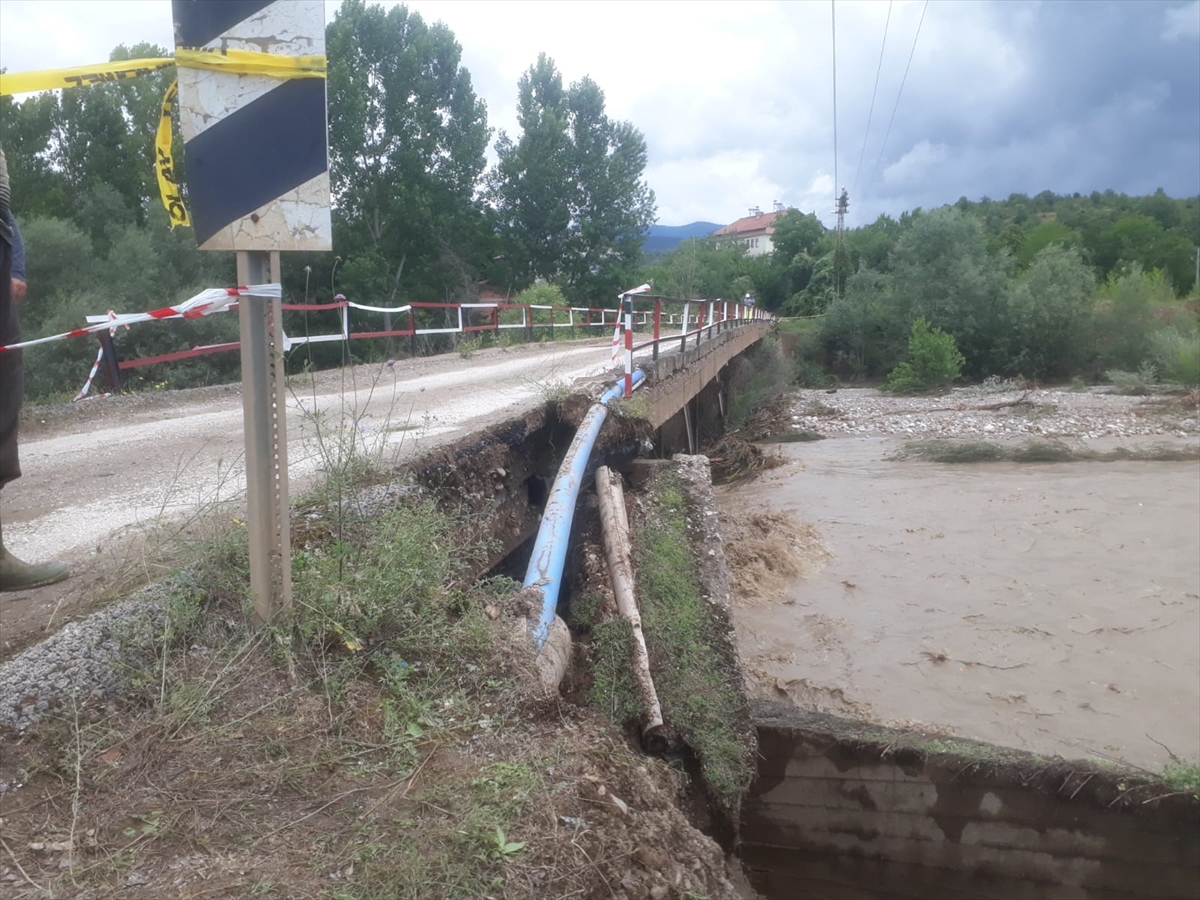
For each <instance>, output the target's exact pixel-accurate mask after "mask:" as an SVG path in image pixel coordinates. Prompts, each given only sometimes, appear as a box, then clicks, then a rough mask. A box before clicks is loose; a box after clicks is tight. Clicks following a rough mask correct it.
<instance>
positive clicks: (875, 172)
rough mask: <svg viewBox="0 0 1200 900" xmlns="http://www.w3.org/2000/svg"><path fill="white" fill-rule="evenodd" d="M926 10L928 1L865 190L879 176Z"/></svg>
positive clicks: (918, 23) (918, 24)
mask: <svg viewBox="0 0 1200 900" xmlns="http://www.w3.org/2000/svg"><path fill="white" fill-rule="evenodd" d="M927 9H929V0H925V5H924V6H922V7H921V18H920V20H918V22H917V33H916V34H915V35H914V36H913V45H912V50H911V51H909V54H908V64H907V65H906V66H905V67H904V77H903V78H901V79H900V90H899V91H897V92H896V105H895V106H893V107H892V117H891V118H890V119H889V120H888V127H887V131H885V132H884V133H883V146H882V147H880V148H879V158H878V159H877V160H875V168H874V169H872V170H871V180H870V181H868V182H867V190H870V189H871V185H873V184H874V183H875V176H876V175H878V174H879V164H880V163H881V162H883V152H884V151H885V150H886V149H887V142H888V138H889V137H890V136H891V134H892V123H893V122H895V121H896V110H898V109H899V108H900V98H901V97H902V96H904V83H905V82H906V81H908V69H909V67H910V66H911V65H912V61H913V56H914V55H915V54H916V52H917V39H918V38H920V37H921V25H922V24H923V23H924V21H925V10H927Z"/></svg>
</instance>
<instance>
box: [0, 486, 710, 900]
mask: <svg viewBox="0 0 1200 900" xmlns="http://www.w3.org/2000/svg"><path fill="white" fill-rule="evenodd" d="M315 498H319V499H315ZM315 498H314V497H310V498H308V499H307V500H306V501H305V503H306V506H305V509H306V511H305V512H304V513H303V514H301V515H300V516H299V517H297V521H302V522H304V523H307V525H306V527H307V528H308V531H309V533H308V535H307V539H306V540H303V541H299V540H298V541H297V542H296V543H295V545H294V546H295V548H296V549H295V553H294V567H293V575H294V597H295V603H294V607H293V608H292V609H291V610H290V611H289V612H288V613H287V614H286V615H283V616H281V617H280V618H278V619H277V620H276V621H274V622H273V623H272V624H271V626H270V627H267V628H261V629H255V628H252V627H250V626H249V624H248V616H247V613H246V610H245V609H244V600H245V597H246V593H247V591H246V587H247V585H246V580H247V573H246V551H245V547H244V532H241V531H240V530H236V529H227V530H226V532H225V533H224V534H223V535H220V536H219V538H218V539H217V540H216V541H215V542H213V543H210V544H207V545H205V551H206V552H205V553H204V554H201V557H202V558H201V559H200V561H199V562H198V563H197V564H196V566H195V567H192V568H188V569H186V570H181V571H179V572H176V573H175V574H173V575H172V576H171V577H170V578H169V579H167V580H166V581H165V582H164V583H163V585H162V586H161V591H162V592H165V595H164V597H163V601H164V603H163V605H164V608H165V615H164V616H163V617H162V618H163V620H164V621H163V623H162V627H161V629H160V630H159V631H158V633H157V636H156V638H155V639H154V642H153V645H152V650H151V653H150V657H149V659H148V660H146V661H145V664H139V666H138V667H137V668H136V670H135V671H134V672H132V673H131V675H132V676H133V678H132V684H131V687H130V689H129V691H128V692H127V693H128V697H127V699H122V700H119V701H116V702H114V703H111V704H107V705H101V704H95V703H92V702H90V701H88V702H83V700H82V698H81V701H80V702H79V703H77V704H71V706H70V708H67V709H60V710H58V712H57V714H56V715H54V716H52V717H51V718H50V719H48V720H46V721H45V722H43V725H42V726H41V727H40V728H39V729H38V730H37V731H36V732H34V733H33V734H32V735H30V736H27V737H26V738H23V739H21V740H19V741H15V742H14V743H13V745H12V746H11V747H6V754H5V760H4V761H3V763H2V765H3V767H4V768H5V772H4V775H5V777H6V778H7V769H8V768H10V767H11V768H12V769H13V771H14V772H20V771H21V770H24V771H23V772H22V773H21V776H20V780H21V783H22V784H23V785H24V787H23V788H22V793H21V795H20V798H19V802H18V803H14V804H9V805H8V806H6V810H5V818H6V822H5V828H6V832H8V833H12V834H20V835H22V836H24V835H29V836H30V840H28V841H26V840H22V841H21V842H20V843H19V844H18V845H16V846H14V845H13V844H12V841H11V840H10V841H9V842H8V843H9V846H10V848H11V850H4V851H0V852H2V853H6V854H7V855H8V856H9V857H11V860H9V859H6V860H5V862H6V864H7V863H9V862H10V861H15V862H16V863H17V864H18V865H20V866H21V868H22V870H23V871H24V873H26V876H27V884H26V886H28V887H33V888H34V890H35V894H34V895H47V896H73V895H76V894H79V893H81V892H82V893H85V894H95V895H97V896H124V895H129V894H130V890H131V888H130V886H131V885H137V886H138V887H137V888H136V890H137V891H140V892H141V893H140V894H139V895H140V896H165V895H166V894H167V893H171V894H175V893H180V892H181V891H182V892H183V893H185V894H186V893H187V892H188V891H194V890H200V889H201V888H202V886H203V885H202V883H201V882H196V884H195V885H192V884H191V883H190V881H189V884H188V885H187V886H185V887H180V886H179V885H178V884H177V883H176V881H175V880H176V879H178V878H179V877H181V876H180V871H181V870H180V869H179V868H178V865H177V862H178V860H180V859H184V858H186V859H188V860H191V861H198V860H199V861H201V862H189V863H188V867H189V868H188V869H187V874H186V875H184V876H183V877H184V878H185V880H188V879H192V878H193V874H194V873H195V872H197V871H199V869H202V870H203V877H210V876H212V875H214V874H215V875H216V877H217V878H218V880H219V882H220V883H221V884H223V885H225V890H227V891H228V892H229V893H230V895H231V896H232V895H234V894H237V895H239V896H262V897H279V898H283V897H287V898H298V900H302V898H312V900H316V898H321V900H330V898H339V900H385V898H386V900H394V898H411V900H417V898H429V897H440V898H462V900H467V898H471V900H474V898H483V897H491V898H496V900H501V898H513V900H516V898H528V897H533V896H564V897H565V896H580V897H583V896H599V895H606V888H605V885H606V884H609V883H612V884H615V883H617V882H618V881H620V879H621V878H622V877H625V875H626V874H628V872H629V864H628V860H629V858H630V855H631V854H632V852H633V849H634V848H636V847H637V846H640V845H658V846H660V847H661V848H662V852H663V855H664V858H674V857H672V856H671V853H672V852H674V853H675V854H676V855H680V854H682V855H681V856H680V858H681V859H682V858H683V857H686V858H687V859H688V860H689V861H690V859H691V858H692V857H694V856H697V855H698V853H697V852H696V851H694V850H692V849H691V848H690V847H689V848H688V849H686V850H677V849H676V848H678V847H681V846H687V845H686V840H685V838H686V835H687V834H689V833H690V834H694V832H691V831H690V827H689V826H688V825H687V822H686V819H685V818H684V816H683V813H682V812H681V811H679V810H678V809H676V808H675V807H674V806H673V798H674V796H675V791H676V784H675V782H674V778H673V776H672V775H671V774H670V773H669V771H668V769H667V767H666V766H665V765H664V764H662V763H659V762H657V761H655V760H650V759H646V758H645V757H642V756H641V755H640V754H637V753H635V752H633V751H631V750H630V748H629V747H628V745H627V744H626V743H625V742H624V740H623V738H622V737H621V736H620V735H619V734H618V733H617V732H616V731H615V729H612V728H611V727H610V726H608V725H607V724H605V723H603V722H602V721H601V720H600V718H599V717H598V716H596V715H594V714H592V713H590V712H586V711H583V710H580V709H578V708H575V707H571V706H567V705H564V704H560V703H559V702H557V701H556V700H553V699H549V700H548V699H545V698H542V697H541V696H540V695H539V694H536V693H535V692H534V691H533V689H532V688H531V687H530V685H532V683H533V681H534V679H533V677H532V675H531V674H530V673H529V671H528V669H527V666H528V658H529V651H528V648H527V646H526V645H525V644H522V643H521V641H520V639H519V637H518V635H517V634H516V632H515V630H514V628H513V624H512V622H511V620H508V619H507V618H503V619H499V620H497V621H493V619H492V618H491V615H489V613H488V612H487V610H489V609H494V603H495V602H496V601H498V600H499V599H501V598H506V597H507V596H509V595H510V594H511V592H512V588H513V587H514V583H513V582H512V581H511V580H505V579H488V580H486V581H484V582H478V583H477V582H475V580H474V576H475V573H476V572H477V571H478V570H479V569H480V568H481V566H482V563H481V562H480V560H481V559H482V557H483V555H484V551H485V550H486V547H484V546H483V545H481V544H478V543H476V544H471V543H469V542H467V541H466V540H465V539H464V537H463V535H464V534H465V533H466V531H467V528H466V523H465V522H464V520H463V519H462V518H461V517H459V516H458V515H456V514H455V513H453V512H448V511H447V510H446V509H445V508H443V507H441V506H439V505H437V504H435V503H433V502H432V500H429V499H423V498H421V497H420V496H418V495H416V494H415V493H413V492H408V491H402V492H400V494H399V499H394V500H392V501H390V502H389V504H388V505H386V506H383V507H380V506H379V505H378V504H375V505H374V506H372V505H371V504H369V503H367V502H365V501H364V500H362V499H361V498H358V497H345V498H341V499H339V498H337V497H333V496H330V494H329V493H328V492H318V494H317V495H315ZM476 515H477V514H476ZM335 522H336V527H335ZM475 524H476V525H477V524H478V523H475ZM472 531H473V532H477V531H486V529H479V528H473V529H472ZM600 599H601V598H599V597H597V598H595V600H594V601H593V606H595V605H597V604H598V602H599V600H600ZM581 605H582V604H581ZM584 611H585V612H586V610H584ZM601 631H603V629H601ZM602 640H603V638H602ZM627 658H628V655H627V653H626V659H627ZM10 749H11V753H10V752H9V750H10ZM639 773H640V774H639ZM635 783H636V784H637V785H638V786H637V787H632V786H631V785H633V784H635ZM605 785H607V787H608V793H599V794H598V793H597V791H598V790H599V788H598V786H600V787H603V786H605ZM616 795H620V796H621V797H624V798H625V799H626V801H628V806H629V807H635V806H642V808H643V812H641V813H639V812H638V811H637V810H636V809H632V810H631V811H629V812H625V811H621V810H618V809H617V807H616V806H614V805H613V801H611V800H605V799H604V798H605V797H609V796H616ZM651 811H653V812H652V815H653V816H654V818H653V819H646V820H642V819H639V818H638V816H639V815H642V814H649V813H650V812H651ZM664 817H665V818H664ZM573 823H574V824H573ZM584 823H586V824H584ZM663 823H666V827H662V826H663ZM10 829H11V830H10ZM635 835H636V836H635ZM681 840H685V843H683V844H681V843H680V841H681ZM30 844H38V845H39V846H53V847H60V846H61V847H68V848H70V850H69V853H68V855H67V856H64V855H63V853H62V852H60V851H54V852H50V851H43V850H37V849H35V848H32V847H30V846H29V845H30ZM714 854H715V856H714V861H711V862H712V864H713V865H716V866H717V867H718V868H719V867H720V865H721V863H720V857H719V853H716V851H715V849H714ZM699 855H703V852H702V851H701V852H700V853H699ZM60 860H61V861H63V862H64V863H65V866H64V867H60V865H59V863H60ZM689 865H690V862H689ZM197 867H199V869H197ZM677 868H679V872H678V873H676V872H674V871H672V872H671V873H670V875H669V877H670V878H671V879H672V880H674V879H675V878H676V875H678V878H679V879H681V880H680V881H679V882H678V883H680V884H682V885H684V886H685V887H687V888H688V889H691V888H696V889H697V892H698V893H703V891H702V890H699V889H700V888H703V887H706V886H708V885H709V884H710V883H711V882H706V881H704V880H702V879H701V876H696V875H695V874H694V873H693V872H692V870H690V869H689V868H687V867H686V866H682V865H681V866H679V867H677ZM714 871H715V870H714ZM635 874H636V873H635ZM199 877H202V876H201V875H198V874H197V875H195V878H199ZM652 877H653V876H652V875H646V876H645V878H647V879H649V878H652ZM663 877H667V876H666V875H664V876H663ZM649 885H650V882H649V881H648V882H647V883H646V886H645V890H644V891H643V893H644V892H645V891H646V890H648V889H649ZM38 892H40V894H39V893H38Z"/></svg>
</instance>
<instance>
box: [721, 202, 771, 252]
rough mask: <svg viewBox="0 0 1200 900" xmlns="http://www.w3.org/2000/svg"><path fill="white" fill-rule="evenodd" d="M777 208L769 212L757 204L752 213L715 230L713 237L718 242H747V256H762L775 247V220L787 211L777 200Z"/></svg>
mask: <svg viewBox="0 0 1200 900" xmlns="http://www.w3.org/2000/svg"><path fill="white" fill-rule="evenodd" d="M774 207H775V209H774V210H773V211H771V212H769V213H765V212H763V211H762V210H761V209H759V208H758V207H757V206H756V207H753V208H752V209H751V210H750V215H748V216H743V217H742V218H740V219H738V220H737V221H736V222H730V223H729V224H728V225H726V226H725V227H724V228H719V229H717V230H716V231H714V232H713V239H714V240H715V241H716V242H717V243H718V244H734V243H738V244H745V245H746V255H747V256H762V255H763V254H765V253H770V252H771V251H772V250H773V249H774V244H773V243H772V241H771V235H773V234H774V233H775V220H776V219H778V218H779V217H780V216H782V215H783V214H784V213H786V212H787V210H786V209H784V206H783V204H782V203H779V202H778V201H776V203H775V204H774Z"/></svg>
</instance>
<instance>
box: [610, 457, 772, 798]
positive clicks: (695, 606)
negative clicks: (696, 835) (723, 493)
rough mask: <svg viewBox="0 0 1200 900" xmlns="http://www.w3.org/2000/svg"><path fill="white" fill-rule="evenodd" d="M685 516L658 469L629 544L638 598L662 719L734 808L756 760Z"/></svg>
mask: <svg viewBox="0 0 1200 900" xmlns="http://www.w3.org/2000/svg"><path fill="white" fill-rule="evenodd" d="M687 514H688V508H687V501H686V499H685V497H684V494H683V490H682V486H681V483H680V481H679V478H678V476H677V475H675V474H674V473H673V472H664V473H662V474H661V475H660V476H659V477H658V478H657V479H656V480H655V481H653V482H652V484H651V489H650V492H649V494H648V495H647V509H646V514H645V521H644V522H643V523H642V526H641V527H640V528H639V538H640V540H639V542H638V543H637V544H636V545H635V548H634V563H635V570H636V572H637V590H638V599H639V602H640V603H641V606H642V621H643V623H644V626H645V636H646V643H647V647H648V649H649V651H650V654H651V665H652V668H653V670H654V673H655V676H654V677H655V686H656V688H657V689H658V693H659V698H660V700H661V701H662V706H663V713H664V719H665V720H666V723H667V724H668V725H669V726H671V727H673V728H674V729H676V730H677V731H678V732H679V733H680V734H681V736H682V737H683V738H684V739H685V740H686V741H687V743H688V745H689V746H690V747H691V748H692V750H693V751H694V752H695V754H696V756H697V758H698V759H699V761H700V767H701V771H702V773H703V776H704V780H705V781H706V783H707V785H708V787H709V790H710V791H711V792H712V794H713V795H714V797H715V798H717V799H718V800H719V801H720V802H721V803H723V804H726V805H728V806H730V807H732V806H734V805H736V803H737V801H738V798H740V796H741V794H742V792H744V791H745V790H746V789H747V788H748V787H749V785H750V781H751V779H752V778H753V775H754V761H753V759H752V758H751V753H750V748H749V747H748V745H747V744H746V743H745V741H744V740H743V739H742V737H741V735H740V734H739V732H738V731H737V727H736V726H737V723H738V722H739V721H740V719H741V718H742V715H743V711H742V705H743V704H742V699H741V695H740V693H739V690H738V687H737V685H736V684H734V683H733V682H732V681H731V679H730V674H729V666H728V662H727V661H726V660H724V659H723V658H722V655H721V653H720V651H719V650H718V649H717V648H718V646H719V641H720V636H719V634H718V632H717V630H716V629H717V628H718V627H719V626H718V625H717V624H716V621H715V620H714V617H713V616H712V613H711V612H710V610H709V609H708V608H707V602H706V601H705V599H704V597H703V596H702V594H701V589H700V582H699V579H698V576H697V565H696V561H695V559H694V558H693V551H692V546H691V542H690V540H689V539H688V524H687ZM628 658H629V657H628V654H626V656H625V659H626V660H628ZM626 669H628V663H626Z"/></svg>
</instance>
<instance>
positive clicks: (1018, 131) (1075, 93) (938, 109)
mask: <svg viewBox="0 0 1200 900" xmlns="http://www.w3.org/2000/svg"><path fill="white" fill-rule="evenodd" d="M981 23H985V25H986V27H985V28H984V29H982V33H981V29H980V28H979V25H980V24H981ZM910 33H911V32H910ZM956 34H960V35H964V36H965V38H966V41H965V43H959V44H958V45H957V46H955V43H954V39H955V35H956ZM927 36H928V37H929V38H930V43H929V45H928V47H927V50H926V52H925V53H922V52H921V46H924V45H925V44H924V42H925V40H926V37H927ZM981 38H982V39H983V40H982V41H981ZM921 41H922V44H921V45H919V47H918V52H917V57H916V58H915V59H914V62H913V68H912V71H911V73H910V75H909V81H908V85H907V87H906V88H905V93H904V98H903V100H902V101H901V106H900V108H899V112H898V114H897V118H896V124H895V127H894V129H893V131H892V135H891V138H890V140H889V142H888V149H887V151H886V155H885V158H884V163H883V166H882V168H881V171H880V173H879V175H878V177H877V178H876V180H875V181H874V183H873V184H871V185H870V190H869V191H867V192H864V193H863V194H862V196H860V197H859V198H857V199H858V200H859V201H860V206H863V207H866V208H868V209H869V210H870V212H871V213H872V214H874V213H875V212H878V211H887V212H889V213H893V214H894V213H895V212H897V211H899V210H900V209H904V208H910V207H912V206H914V205H922V206H926V207H928V206H935V205H940V204H942V203H946V202H952V201H953V200H954V199H956V198H957V197H958V196H960V195H966V196H967V197H970V198H972V199H977V198H978V197H980V196H983V195H988V196H991V197H995V198H999V197H1005V196H1007V195H1008V194H1010V193H1014V192H1016V193H1029V194H1034V193H1037V192H1039V191H1042V190H1052V191H1055V192H1058V193H1066V192H1073V191H1080V192H1084V193H1087V192H1091V191H1094V190H1105V189H1108V188H1112V189H1113V190H1116V191H1124V192H1127V193H1131V194H1142V193H1149V192H1152V191H1153V190H1155V189H1156V188H1157V187H1162V188H1164V189H1165V190H1166V191H1167V193H1169V194H1172V195H1174V196H1191V195H1194V194H1197V193H1200V3H1194V2H1193V3H1180V2H1107V3H1101V2H1047V3H1013V2H1003V3H991V4H987V5H985V6H981V5H974V4H953V3H936V2H935V3H932V4H931V5H930V9H929V12H928V14H927V18H926V22H925V29H923V31H922V38H921Z"/></svg>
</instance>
